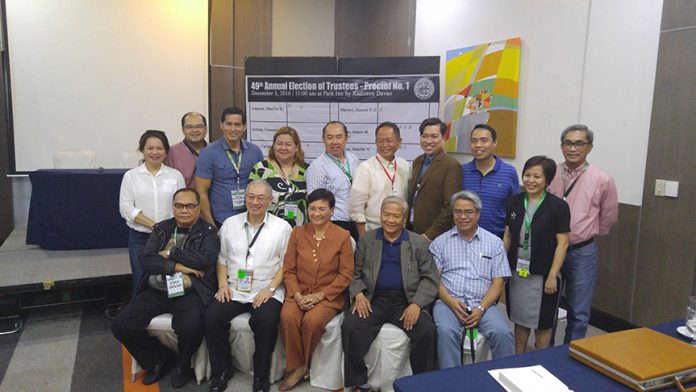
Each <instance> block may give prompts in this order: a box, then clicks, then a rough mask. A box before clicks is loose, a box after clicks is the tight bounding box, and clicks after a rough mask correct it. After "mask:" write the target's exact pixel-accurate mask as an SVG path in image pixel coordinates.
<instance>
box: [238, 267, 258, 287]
mask: <svg viewBox="0 0 696 392" xmlns="http://www.w3.org/2000/svg"><path fill="white" fill-rule="evenodd" d="M253 284H254V270H252V269H244V268H240V269H238V270H237V284H236V288H235V289H236V290H237V291H239V292H243V293H250V292H251V289H252V286H253Z"/></svg>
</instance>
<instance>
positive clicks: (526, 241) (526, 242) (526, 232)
mask: <svg viewBox="0 0 696 392" xmlns="http://www.w3.org/2000/svg"><path fill="white" fill-rule="evenodd" d="M528 199H529V194H525V195H524V245H523V246H522V249H523V250H524V257H525V258H526V259H528V260H529V234H530V232H531V227H532V220H531V219H530V218H529V214H527V210H528V206H527V204H528V203H529V202H528ZM544 199H546V191H544V193H543V194H542V195H541V199H539V202H538V203H537V205H536V208H535V209H534V212H533V213H532V217H534V214H536V212H537V211H538V210H539V206H541V203H543V202H544Z"/></svg>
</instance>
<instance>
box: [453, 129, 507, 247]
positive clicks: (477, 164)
mask: <svg viewBox="0 0 696 392" xmlns="http://www.w3.org/2000/svg"><path fill="white" fill-rule="evenodd" d="M469 145H470V147H471V154H472V155H473V156H474V159H472V160H471V162H469V163H465V164H464V165H462V189H464V190H469V191H472V192H475V193H476V194H477V195H479V197H480V198H481V202H482V204H483V209H482V210H481V218H480V220H479V226H481V227H483V228H484V229H486V230H488V231H489V232H491V233H493V234H495V235H497V236H498V237H500V238H503V233H504V232H505V202H506V201H507V199H509V198H510V197H511V196H513V195H516V194H517V193H519V191H520V182H519V176H518V175H517V170H515V168H514V167H513V166H512V165H510V164H509V163H505V162H503V160H502V159H500V158H499V157H497V156H495V154H493V153H494V151H495V147H496V146H497V145H498V141H497V135H496V132H495V129H494V128H493V127H492V126H490V125H488V124H478V125H476V126H474V129H473V130H472V131H471V135H470V138H469Z"/></svg>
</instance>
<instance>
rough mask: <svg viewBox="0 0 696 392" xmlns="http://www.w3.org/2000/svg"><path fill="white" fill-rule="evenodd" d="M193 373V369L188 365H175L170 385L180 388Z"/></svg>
mask: <svg viewBox="0 0 696 392" xmlns="http://www.w3.org/2000/svg"><path fill="white" fill-rule="evenodd" d="M192 375H193V370H191V368H190V367H187V368H183V367H181V366H177V367H175V368H174V371H173V372H172V387H173V388H181V387H183V386H184V385H186V383H187V382H188V380H190V379H191V376H192Z"/></svg>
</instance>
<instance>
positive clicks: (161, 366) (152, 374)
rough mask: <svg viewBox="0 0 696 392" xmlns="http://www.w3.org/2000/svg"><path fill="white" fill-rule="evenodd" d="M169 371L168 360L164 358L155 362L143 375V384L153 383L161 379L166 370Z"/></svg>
mask: <svg viewBox="0 0 696 392" xmlns="http://www.w3.org/2000/svg"><path fill="white" fill-rule="evenodd" d="M168 371H169V360H168V359H165V360H163V361H161V362H157V363H156V364H155V366H154V367H153V368H152V369H151V370H148V371H147V372H146V373H145V376H144V377H143V385H150V384H154V383H156V382H157V381H159V380H161V379H162V377H164V376H165V375H166V374H167V372H168Z"/></svg>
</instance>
